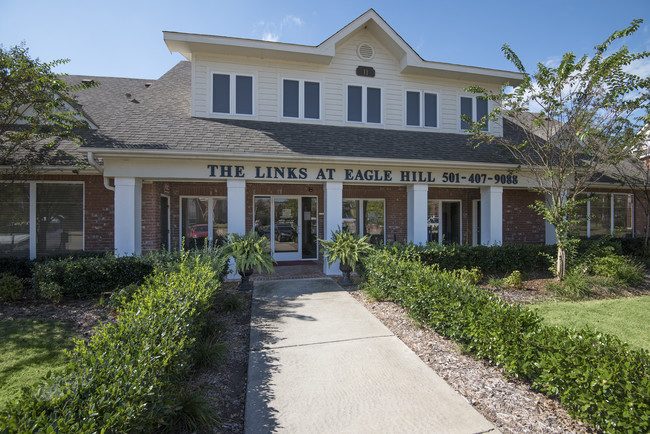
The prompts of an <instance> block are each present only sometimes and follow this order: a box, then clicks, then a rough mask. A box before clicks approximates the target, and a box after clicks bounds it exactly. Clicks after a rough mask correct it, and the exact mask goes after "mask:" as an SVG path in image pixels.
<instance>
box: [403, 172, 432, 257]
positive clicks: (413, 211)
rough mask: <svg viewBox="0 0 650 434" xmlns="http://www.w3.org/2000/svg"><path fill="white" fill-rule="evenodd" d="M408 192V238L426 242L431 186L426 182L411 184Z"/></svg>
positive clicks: (407, 189) (419, 242)
mask: <svg viewBox="0 0 650 434" xmlns="http://www.w3.org/2000/svg"><path fill="white" fill-rule="evenodd" d="M406 192H407V196H406V203H407V205H406V206H407V218H408V229H407V236H408V240H409V241H410V242H412V243H415V244H426V242H427V214H428V210H427V201H428V193H429V186H428V185H426V184H411V185H408V186H407V187H406Z"/></svg>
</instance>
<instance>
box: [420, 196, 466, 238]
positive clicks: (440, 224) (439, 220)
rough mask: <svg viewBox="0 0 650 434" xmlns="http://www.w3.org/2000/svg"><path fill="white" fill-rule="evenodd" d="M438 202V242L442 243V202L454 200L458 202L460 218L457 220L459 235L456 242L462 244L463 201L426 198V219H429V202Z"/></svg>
mask: <svg viewBox="0 0 650 434" xmlns="http://www.w3.org/2000/svg"><path fill="white" fill-rule="evenodd" d="M431 202H438V222H439V223H438V225H439V226H438V244H442V214H441V213H442V204H443V202H456V203H459V204H460V210H459V211H460V220H459V222H458V226H459V228H458V229H459V231H458V233H459V237H458V241H459V242H458V244H460V245H462V244H463V201H462V200H461V199H428V200H427V220H428V219H429V212H428V209H429V203H431Z"/></svg>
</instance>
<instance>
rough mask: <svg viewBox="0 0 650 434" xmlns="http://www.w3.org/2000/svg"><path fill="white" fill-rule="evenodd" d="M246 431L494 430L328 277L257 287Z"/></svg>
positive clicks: (435, 431) (373, 431)
mask: <svg viewBox="0 0 650 434" xmlns="http://www.w3.org/2000/svg"><path fill="white" fill-rule="evenodd" d="M245 431H246V433H251V434H252V433H256V434H257V433H267V432H290V433H320V432H323V433H402V432H403V433H486V432H490V433H497V432H498V431H497V430H496V429H495V428H494V427H493V426H492V424H490V423H489V422H488V421H487V420H486V419H485V418H483V416H481V415H480V414H479V413H478V412H476V410H474V408H472V406H471V405H470V404H469V403H467V401H466V400H465V399H464V398H462V397H461V396H460V395H459V394H458V393H456V392H455V391H454V390H453V389H451V387H450V386H449V385H448V384H447V383H445V382H444V381H443V380H442V379H441V378H440V377H438V376H437V375H436V374H435V373H434V372H433V371H432V370H431V369H430V368H429V367H427V366H426V365H425V364H424V362H422V361H421V360H420V359H419V358H418V357H417V356H416V355H415V354H414V353H413V352H412V351H411V350H410V349H409V348H408V347H406V345H404V343H402V341H400V340H399V339H398V338H397V337H396V336H395V335H393V334H392V333H391V332H390V331H389V330H388V329H387V328H386V327H385V326H384V325H383V324H382V323H381V322H380V321H379V320H378V319H376V318H375V317H374V316H373V315H372V314H371V313H370V312H368V311H367V310H366V308H365V307H363V306H361V305H360V304H359V303H358V302H357V301H356V300H355V299H354V298H353V297H352V296H351V295H350V294H348V293H347V292H346V291H344V290H343V289H341V287H340V286H338V285H337V284H336V283H335V282H334V281H333V280H331V279H303V280H283V281H271V282H256V283H255V290H254V292H253V310H252V318H251V353H250V358H249V365H248V390H247V395H246V422H245Z"/></svg>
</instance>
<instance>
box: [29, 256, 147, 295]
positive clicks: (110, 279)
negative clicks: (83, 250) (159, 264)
mask: <svg viewBox="0 0 650 434" xmlns="http://www.w3.org/2000/svg"><path fill="white" fill-rule="evenodd" d="M151 262H152V259H150V258H147V257H144V258H137V257H135V256H123V257H115V256H113V255H104V256H102V257H65V258H60V259H52V260H48V261H44V262H37V263H35V264H34V276H33V286H34V288H35V289H36V293H37V294H41V295H42V294H43V293H44V292H49V290H51V288H49V287H48V286H49V285H50V284H57V285H58V286H59V287H60V290H61V293H62V296H63V297H76V298H81V297H88V296H93V295H98V294H101V293H103V292H108V291H113V290H114V289H116V288H119V287H124V286H128V285H130V284H132V283H135V284H142V283H143V282H144V279H145V277H146V276H148V275H149V274H151V272H152V271H153V265H152V264H151ZM43 286H46V287H48V288H46V289H47V290H46V291H44V290H43Z"/></svg>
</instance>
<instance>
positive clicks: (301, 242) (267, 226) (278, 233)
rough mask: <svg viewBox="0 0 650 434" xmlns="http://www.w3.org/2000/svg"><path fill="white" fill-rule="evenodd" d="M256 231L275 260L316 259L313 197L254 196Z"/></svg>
mask: <svg viewBox="0 0 650 434" xmlns="http://www.w3.org/2000/svg"><path fill="white" fill-rule="evenodd" d="M254 207H255V209H254V215H253V217H254V221H255V225H254V226H255V230H256V231H257V232H258V233H259V234H260V235H263V236H265V237H266V238H267V239H268V242H269V246H270V248H271V252H273V258H274V259H275V260H276V261H291V260H300V259H316V257H317V236H318V225H317V217H318V212H317V209H316V208H317V200H316V198H315V197H277V196H273V197H255V199H254Z"/></svg>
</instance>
